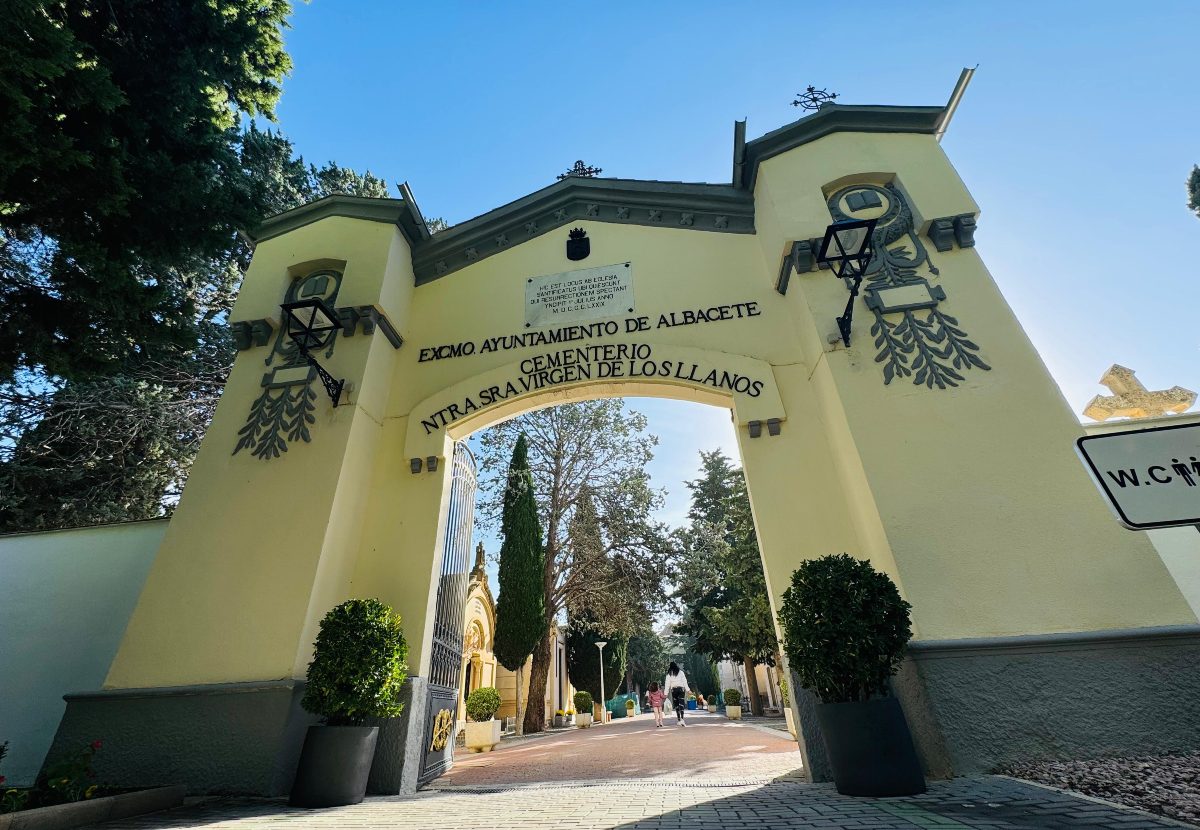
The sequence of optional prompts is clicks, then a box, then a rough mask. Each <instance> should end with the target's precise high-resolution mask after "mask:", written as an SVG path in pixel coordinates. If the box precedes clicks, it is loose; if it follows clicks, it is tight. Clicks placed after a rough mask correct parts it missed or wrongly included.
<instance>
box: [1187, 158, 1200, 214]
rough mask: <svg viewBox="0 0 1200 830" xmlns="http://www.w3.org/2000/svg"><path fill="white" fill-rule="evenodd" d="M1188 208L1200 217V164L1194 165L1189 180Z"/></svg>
mask: <svg viewBox="0 0 1200 830" xmlns="http://www.w3.org/2000/svg"><path fill="white" fill-rule="evenodd" d="M1187 194H1188V208H1189V209H1190V210H1191V211H1192V213H1194V214H1196V216H1197V217H1200V166H1193V167H1192V172H1191V174H1189V175H1188V180H1187Z"/></svg>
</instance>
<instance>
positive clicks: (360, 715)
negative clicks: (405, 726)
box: [300, 599, 408, 726]
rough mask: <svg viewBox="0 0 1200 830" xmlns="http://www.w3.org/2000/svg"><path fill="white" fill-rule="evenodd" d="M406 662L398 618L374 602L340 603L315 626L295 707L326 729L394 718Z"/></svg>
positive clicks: (405, 677)
mask: <svg viewBox="0 0 1200 830" xmlns="http://www.w3.org/2000/svg"><path fill="white" fill-rule="evenodd" d="M407 659H408V643H406V642H405V640H404V630H403V629H402V628H401V627H400V616H399V615H398V614H396V613H394V612H393V611H392V609H391V608H389V607H388V606H386V605H384V604H383V603H382V602H380V601H379V600H377V599H352V600H348V601H346V602H343V603H342V604H341V605H339V606H337V607H336V608H334V609H333V610H331V611H330V612H329V613H328V614H326V615H325V619H323V620H321V628H320V631H319V632H318V633H317V642H316V645H315V648H314V651H313V659H312V662H311V663H309V664H308V688H306V689H305V691H304V698H303V699H302V700H301V701H300V705H301V706H303V707H304V708H305V709H306V710H307V711H309V712H312V713H313V714H314V715H320V716H321V717H322V718H324V720H325V723H326V724H328V725H330V726H361V725H362V724H363V722H364V721H366V719H367V718H369V717H373V718H394V717H396V716H397V715H399V714H400V712H401V711H402V709H403V707H402V706H401V705H400V703H399V699H400V688H401V687H402V686H403V685H404V681H405V679H407V677H408V665H407V664H406V662H405V661H406V660H407Z"/></svg>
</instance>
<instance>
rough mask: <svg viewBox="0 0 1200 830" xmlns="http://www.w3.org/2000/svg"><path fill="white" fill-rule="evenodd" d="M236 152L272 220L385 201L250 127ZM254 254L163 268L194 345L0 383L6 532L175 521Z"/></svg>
mask: <svg viewBox="0 0 1200 830" xmlns="http://www.w3.org/2000/svg"><path fill="white" fill-rule="evenodd" d="M238 142H239V147H238V151H239V160H240V169H241V170H242V171H243V172H244V173H245V175H246V176H247V177H248V180H249V181H250V182H251V183H252V186H253V187H254V188H255V189H256V190H258V191H259V192H261V193H262V194H263V204H264V205H265V208H264V209H265V210H266V211H268V212H270V213H277V212H280V211H283V210H287V209H290V208H293V207H297V206H299V205H301V204H304V203H306V202H309V201H312V200H314V199H319V198H321V197H323V196H326V195H329V194H331V193H338V192H344V193H349V194H351V195H359V196H374V197H379V196H386V195H387V187H386V185H385V184H384V183H383V181H382V180H380V179H378V178H376V177H375V176H372V175H371V174H370V173H369V172H367V173H363V174H359V173H356V172H355V171H352V170H347V169H346V168H342V167H339V166H338V165H336V164H334V163H332V162H331V163H330V164H327V165H325V166H323V167H320V168H318V167H316V166H315V165H308V164H306V163H305V162H304V160H303V158H301V157H299V156H297V155H296V154H295V152H294V148H293V147H292V144H291V142H289V141H288V140H287V139H286V138H284V137H283V136H281V135H279V134H277V133H273V132H270V131H262V130H259V129H257V128H256V127H254V125H251V126H250V128H249V129H248V130H247V131H246V132H245V133H244V134H243V135H242V136H241V137H240V139H239V140H238ZM0 250H2V249H0ZM8 251H9V252H10V253H11V252H12V248H11V247H10V248H9V249H8ZM251 253H252V248H251V246H250V244H249V241H248V239H247V237H245V236H244V235H241V234H238V233H231V234H230V236H229V237H228V239H227V240H226V245H225V247H224V249H222V250H221V251H219V252H216V253H213V254H211V255H210V256H202V255H201V254H199V253H193V254H192V255H190V256H188V257H186V258H183V259H181V260H180V261H179V262H177V263H175V264H173V265H170V266H161V267H163V268H167V270H168V271H169V272H170V274H171V277H170V279H172V280H175V281H177V282H178V283H179V284H180V285H183V286H186V291H187V292H188V298H189V304H190V308H191V310H192V314H193V315H194V316H193V319H192V321H191V324H190V328H191V337H192V340H191V342H190V344H186V345H185V344H180V345H178V346H171V347H166V346H161V347H159V348H157V349H155V350H154V355H153V356H151V355H150V354H149V353H146V354H135V355H129V356H126V357H125V358H124V359H123V361H122V363H121V365H120V366H119V367H117V368H116V369H114V370H112V371H109V372H104V373H96V374H89V375H79V376H76V377H73V378H71V379H69V380H68V379H65V378H62V377H56V376H53V375H50V374H49V373H48V372H47V371H45V369H44V368H42V369H37V370H26V369H21V370H19V371H18V372H17V373H16V374H15V376H14V377H13V379H12V381H11V382H9V383H4V384H0V532H3V531H9V532H11V531H21V530H46V529H53V528H63V527H78V526H81V525H91V524H101V523H106V522H119V521H131V520H137V519H150V518H156V517H159V516H162V515H165V514H167V513H168V512H169V511H170V509H171V507H172V506H173V504H174V502H175V500H176V499H177V497H178V495H179V493H180V492H181V490H182V488H183V484H184V482H185V481H186V480H187V474H188V472H189V470H190V468H191V464H192V461H193V459H194V458H195V455H196V452H197V451H198V450H199V446H200V441H201V439H202V438H203V437H204V433H205V431H206V430H207V428H208V424H209V422H210V420H211V419H212V415H213V411H214V410H215V408H216V404H217V400H218V399H219V397H220V394H221V390H222V388H223V387H224V383H225V378H226V377H227V376H228V372H229V367H230V366H231V364H232V362H233V357H234V351H233V344H232V342H231V339H230V337H229V333H228V328H227V326H226V324H225V322H226V320H227V319H228V314H229V310H230V309H231V308H232V305H233V300H234V299H235V297H236V294H237V289H238V286H239V284H240V282H241V277H242V272H243V270H244V268H245V267H246V266H247V265H248V264H249V261H250V255H251ZM139 267H140V268H143V269H144V270H145V272H146V273H148V274H149V273H152V272H153V271H154V267H155V266H152V265H151V264H150V263H143V264H140V265H139Z"/></svg>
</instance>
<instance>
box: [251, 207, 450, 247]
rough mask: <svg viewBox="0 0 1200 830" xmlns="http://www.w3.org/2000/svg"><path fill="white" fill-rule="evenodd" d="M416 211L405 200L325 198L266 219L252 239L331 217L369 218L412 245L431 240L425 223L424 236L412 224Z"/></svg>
mask: <svg viewBox="0 0 1200 830" xmlns="http://www.w3.org/2000/svg"><path fill="white" fill-rule="evenodd" d="M414 210H415V209H414V208H413V206H412V205H410V204H409V203H408V202H405V201H404V200H403V199H374V198H369V197H366V196H341V195H338V196H326V197H325V198H324V199H318V200H317V201H315V202H309V203H308V204H307V205H301V206H300V207H298V208H292V209H291V210H287V211H284V212H283V213H277V214H276V215H274V216H271V217H268V218H267V219H264V220H263V221H262V222H261V223H260V224H259V226H258V227H257V228H255V230H254V233H253V234H252V235H251V238H252V239H253V240H254V241H255V242H265V241H266V240H268V239H274V238H275V237H277V236H282V235H283V234H285V233H288V232H289V231H294V230H296V228H302V227H304V226H305V225H311V224H312V223H313V222H317V221H319V220H321V219H326V218H328V217H330V216H345V217H348V218H350V219H366V220H367V221H369V222H388V223H391V224H394V225H396V226H397V227H399V228H400V229H401V230H402V231H404V235H405V236H406V237H408V241H409V243H410V244H415V243H417V242H419V241H420V240H421V239H422V238H425V239H428V238H429V230H428V228H426V227H425V223H424V221H423V220H422V222H421V227H420V230H423V231H424V237H422V236H421V234H420V232H419V231H418V230H417V228H416V227H415V226H414V223H413V221H412V213H413V211H414Z"/></svg>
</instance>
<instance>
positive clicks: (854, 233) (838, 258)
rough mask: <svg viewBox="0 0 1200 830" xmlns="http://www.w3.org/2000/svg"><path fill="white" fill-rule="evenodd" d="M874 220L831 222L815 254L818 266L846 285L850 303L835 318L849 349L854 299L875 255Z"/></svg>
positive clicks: (847, 302) (843, 341)
mask: <svg viewBox="0 0 1200 830" xmlns="http://www.w3.org/2000/svg"><path fill="white" fill-rule="evenodd" d="M876 221H877V220H875V219H847V220H845V221H842V222H834V223H833V224H832V225H830V226H829V227H828V228H826V229H825V238H824V239H822V240H821V248H820V250H819V251H818V253H817V262H820V263H823V264H826V265H828V266H829V267H830V268H831V269H833V273H834V274H836V275H837V276H838V277H840V278H841V279H842V281H844V282H845V283H846V288H848V289H849V290H850V299H849V300H847V301H846V310H845V311H843V312H842V316H841V317H838V318H837V324H838V331H839V332H841V335H842V343H844V344H845V345H847V346H849V345H850V324H851V320H852V319H853V317H854V299H855V298H856V297H857V296H858V289H859V286H861V285H862V279H863V275H864V274H865V273H866V272H867V266H868V265H870V263H871V257H872V256H874V255H875V251H874V248H873V241H874V234H875V223H876Z"/></svg>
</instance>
